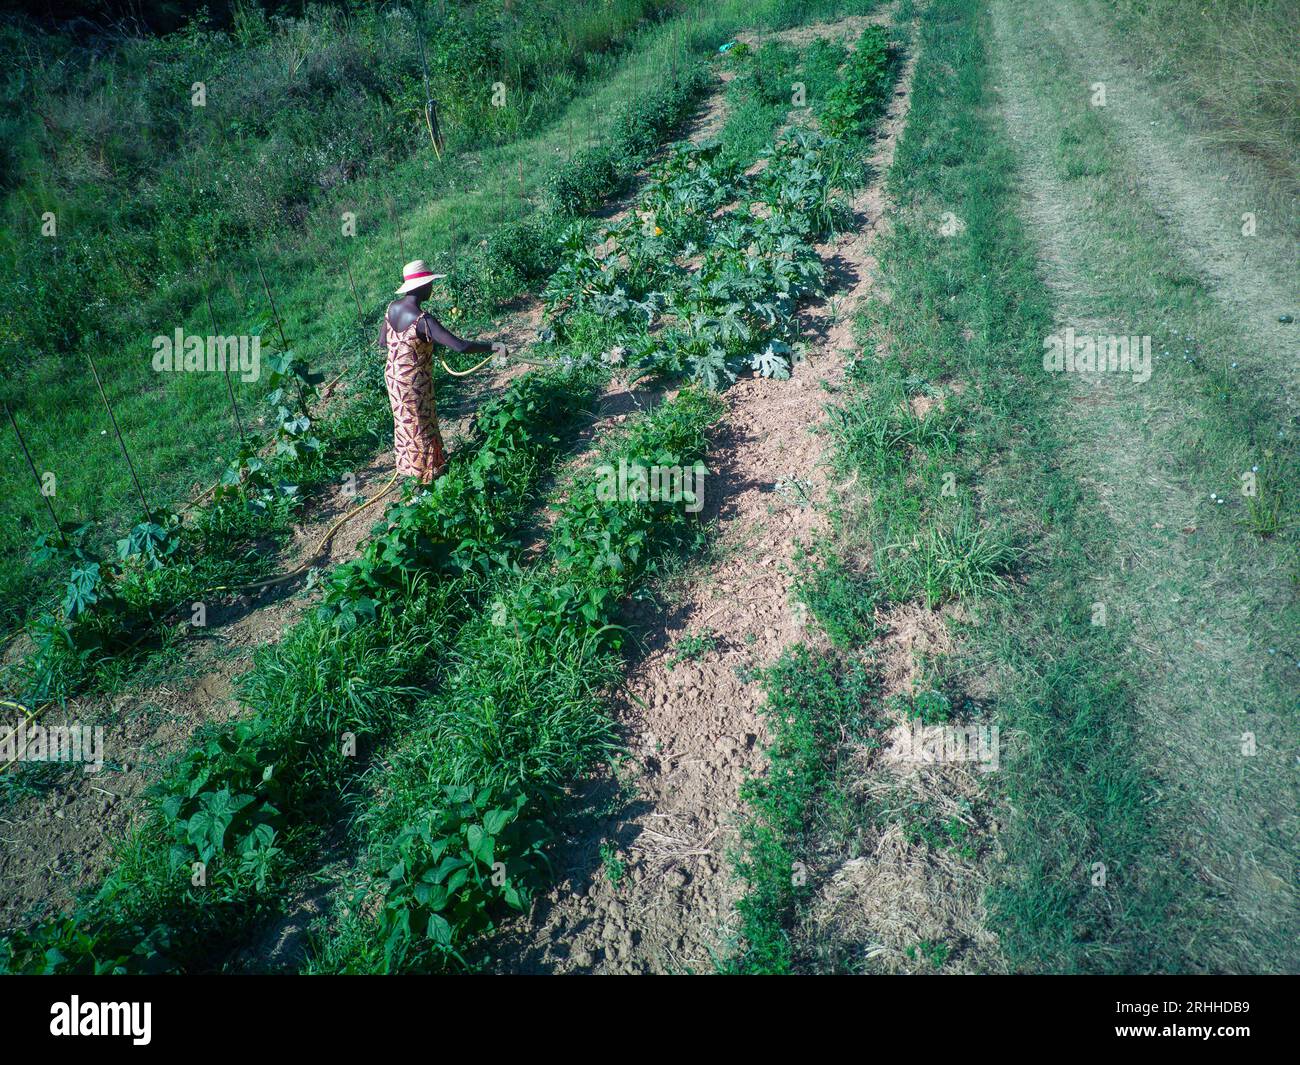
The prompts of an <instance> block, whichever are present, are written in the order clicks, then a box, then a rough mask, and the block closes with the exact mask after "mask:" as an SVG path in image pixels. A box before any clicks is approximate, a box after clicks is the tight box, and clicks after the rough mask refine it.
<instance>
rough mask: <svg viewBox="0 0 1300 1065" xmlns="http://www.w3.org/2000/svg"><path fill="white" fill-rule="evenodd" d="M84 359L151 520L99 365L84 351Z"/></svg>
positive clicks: (149, 518)
mask: <svg viewBox="0 0 1300 1065" xmlns="http://www.w3.org/2000/svg"><path fill="white" fill-rule="evenodd" d="M86 361H87V362H88V363H90V372H91V373H92V374H94V375H95V387H96V388H98V389H99V398H100V399H102V400H103V401H104V409H105V410H106V411H108V420H109V421H110V422H112V423H113V433H114V435H115V436H116V437H117V446H118V447H119V448H120V449H121V451H122V457H123V458H124V459H126V468H127V469H128V470H130V471H131V480H132V481H133V482H134V484H135V490H136V493H137V494H138V495H139V496H140V505H141V506H142V507H144V516H145V517H146V518H147V519H148V520H149V521H153V511H151V510H150V509H149V501H148V500H147V499H145V497H144V489H143V488H141V487H140V478H139V476H137V474H136V472H135V463H134V462H132V461H131V453H130V452H129V451H127V449H126V441H125V440H123V439H122V430H121V428H120V427H119V426H118V424H117V415H115V414H114V413H113V405H112V404H111V403H109V401H108V393H107V392H105V391H104V382H103V381H101V380H100V378H99V367H98V366H96V365H95V357H94V356H93V355H91V354H90V352H89V351H87V352H86Z"/></svg>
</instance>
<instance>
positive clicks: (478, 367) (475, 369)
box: [438, 351, 497, 377]
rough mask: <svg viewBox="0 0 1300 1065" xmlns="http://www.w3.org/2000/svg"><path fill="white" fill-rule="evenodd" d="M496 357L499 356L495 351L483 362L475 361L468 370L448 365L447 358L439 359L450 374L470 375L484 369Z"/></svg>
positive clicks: (456, 375) (453, 375)
mask: <svg viewBox="0 0 1300 1065" xmlns="http://www.w3.org/2000/svg"><path fill="white" fill-rule="evenodd" d="M496 357H497V353H496V352H495V351H494V352H492V354H491V355H489V356H488V357H487V358H486V359H484V360H483V361H482V362H479V363H475V364H474V365H473V366H471V367H470V368H469V369H468V370H453V369H452V368H451V367H450V366H448V365H447V360H446V359H444V358H439V359H438V361H439V362H440V363H442V368H443V369H444V370H446V371H447V372H448V373H449V374H451V376H452V377H468V376H469V375H470V374H472V373H478V371H479V370H481V369H483V367H484V366H486V365H487V364H488V363H490V362H491V361H492V360H493V359H495V358H496Z"/></svg>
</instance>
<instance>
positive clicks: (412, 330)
mask: <svg viewBox="0 0 1300 1065" xmlns="http://www.w3.org/2000/svg"><path fill="white" fill-rule="evenodd" d="M425 317H426V315H425V314H421V315H420V316H419V317H418V318H416V319H415V321H413V322H412V323H411V324H410V325H409V326H407V327H406V328H405V329H404V330H402V331H401V332H400V333H399V332H398V331H397V330H396V329H394V328H393V323H392V322H388V323H387V324H388V330H387V333H386V337H387V342H388V362H387V364H386V365H385V366H384V384H385V385H387V386H388V402H389V405H390V406H391V407H392V408H393V450H394V452H395V453H396V458H397V472H398V473H399V474H402V475H403V476H407V477H418V478H419V479H420V480H421V481H423V482H424V483H425V484H428V483H429V482H430V481H432V480H433V479H434V478H436V477H439V476H441V475H442V472H443V470H444V469H446V466H447V452H446V449H445V448H444V447H443V443H442V433H441V432H440V431H439V429H438V409H437V406H436V405H435V403H434V398H433V341H431V340H425V339H424V338H423V337H421V336H420V335H419V332H418V329H419V325H420V322H421V320H422V319H424V318H425ZM385 321H387V318H385Z"/></svg>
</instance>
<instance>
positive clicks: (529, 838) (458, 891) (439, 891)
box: [379, 787, 550, 972]
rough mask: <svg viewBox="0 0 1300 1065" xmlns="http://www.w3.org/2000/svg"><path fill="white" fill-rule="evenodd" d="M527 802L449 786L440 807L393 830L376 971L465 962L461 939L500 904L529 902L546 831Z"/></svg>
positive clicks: (542, 861)
mask: <svg viewBox="0 0 1300 1065" xmlns="http://www.w3.org/2000/svg"><path fill="white" fill-rule="evenodd" d="M527 805H528V799H527V797H526V796H525V795H524V794H523V793H522V792H520V791H504V792H503V791H497V790H495V789H493V788H490V787H485V788H478V789H475V788H472V787H447V788H445V789H444V790H443V793H442V803H441V805H440V806H439V808H438V809H437V810H435V811H434V812H433V813H431V814H429V815H428V817H427V818H423V819H421V820H420V821H419V822H418V823H417V824H416V825H414V826H412V827H410V828H407V829H404V830H403V831H402V832H400V833H399V834H398V835H397V837H396V839H395V840H394V841H393V846H392V853H391V855H390V856H388V857H385V859H384V865H385V866H386V868H385V870H384V872H383V873H382V875H381V877H380V883H381V885H382V887H383V890H384V892H385V894H384V908H383V912H382V916H381V918H380V925H379V930H380V934H381V937H382V943H383V959H382V960H383V963H382V969H381V971H384V972H393V971H397V970H399V969H407V970H409V969H412V968H432V969H438V968H442V967H444V966H445V965H446V964H447V963H448V962H449V961H453V960H454V961H456V962H459V963H460V964H462V965H463V964H464V963H465V958H464V957H463V955H462V953H461V951H462V950H463V949H464V946H465V944H466V942H467V941H469V940H470V939H471V938H472V937H474V936H476V935H479V934H481V933H483V932H485V931H487V930H488V929H490V928H492V927H493V924H494V920H495V917H494V913H495V911H496V909H497V907H498V906H501V907H504V908H507V909H510V910H514V911H515V912H522V911H523V910H524V909H525V908H526V906H527V903H528V900H529V898H530V896H531V893H532V891H533V890H534V888H535V887H536V886H537V884H539V883H540V881H541V876H542V874H543V872H544V871H545V869H546V867H547V863H546V856H545V853H544V850H543V848H544V846H545V843H546V842H547V840H548V839H549V838H550V834H549V832H548V830H547V829H546V826H545V825H544V823H543V822H542V821H541V820H539V819H536V818H529V817H525V816H523V814H524V811H525V808H526V807H527ZM389 858H391V864H389Z"/></svg>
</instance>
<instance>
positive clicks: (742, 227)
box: [0, 30, 887, 972]
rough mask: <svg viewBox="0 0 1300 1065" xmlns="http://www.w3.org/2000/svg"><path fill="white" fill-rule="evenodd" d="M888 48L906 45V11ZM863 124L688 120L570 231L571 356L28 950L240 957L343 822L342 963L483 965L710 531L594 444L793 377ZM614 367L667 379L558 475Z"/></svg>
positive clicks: (323, 614) (656, 430) (687, 443)
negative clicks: (624, 195) (238, 949)
mask: <svg viewBox="0 0 1300 1065" xmlns="http://www.w3.org/2000/svg"><path fill="white" fill-rule="evenodd" d="M863 49H867V50H871V51H874V52H878V53H879V54H880V55H882V56H883V55H884V53H885V51H886V50H887V43H886V39H885V35H884V34H883V32H879V31H876V30H869V31H868V32H867V34H866V35H865V36H864V37H863V39H862V41H861V42H860V44H859V49H858V53H859V54H861V53H862V52H863ZM851 70H852V68H850V71H851ZM684 91H685V90H684ZM844 132H845V134H846V136H845V139H843V140H836V139H830V138H827V137H825V136H823V135H821V134H819V133H816V132H811V131H808V130H793V131H790V132H788V133H785V134H782V135H781V136H779V137H778V138H777V140H776V142H775V144H773V145H772V146H770V147H769V148H767V149H765V150H764V151H763V152H762V153H761V154H762V160H761V163H762V165H761V166H759V167H757V168H755V167H746V166H745V165H744V163H752V162H753V161H754V160H752V159H749V160H740V159H736V158H732V157H729V156H728V155H727V154H726V153H725V152H723V151H721V150H720V149H719V148H718V147H717V146H716V145H703V146H700V145H692V144H689V143H681V144H678V145H675V146H673V148H672V149H670V151H669V152H668V153H667V157H666V159H665V160H664V161H663V162H661V163H660V164H659V165H657V166H656V167H655V168H654V170H653V171H652V173H651V175H650V177H649V179H648V180H647V181H646V183H645V186H644V189H643V191H642V192H641V194H640V196H639V198H638V200H637V202H636V204H635V205H634V207H633V209H632V210H630V211H629V212H628V213H627V214H626V216H625V218H624V220H623V221H622V222H620V223H619V224H617V225H615V226H613V227H612V228H609V229H606V230H604V231H603V232H599V233H594V232H593V231H592V227H591V226H589V225H577V224H575V225H572V226H568V227H564V228H561V229H560V230H559V231H558V239H559V241H560V247H561V259H560V263H559V265H558V267H557V268H556V269H555V270H554V272H553V273H552V274H551V276H550V279H549V280H548V281H547V283H546V285H545V289H544V293H545V298H546V304H547V311H548V314H547V327H546V330H545V331H544V334H543V339H542V340H541V342H540V343H539V344H538V345H537V346H536V347H535V348H534V350H533V352H532V355H533V356H534V357H535V358H536V359H538V360H540V361H541V362H543V363H545V364H546V365H545V368H543V369H540V370H536V371H534V372H531V373H529V374H527V375H526V376H524V377H521V378H519V379H517V380H516V381H515V382H514V383H513V384H512V385H511V386H510V387H509V388H508V389H507V390H506V392H505V393H504V394H503V395H502V396H501V397H500V398H499V399H497V400H494V401H493V402H491V403H489V404H488V405H486V406H485V407H484V408H483V409H482V410H481V411H480V412H479V414H478V416H477V418H476V432H475V434H474V438H473V440H472V441H471V442H470V443H469V444H468V445H467V446H466V447H464V448H462V449H461V450H460V451H458V452H457V454H456V455H455V456H453V459H452V462H451V465H450V468H449V470H448V473H447V474H446V476H444V477H443V478H441V479H440V480H439V481H437V482H435V483H434V484H433V485H432V486H429V487H427V488H426V487H419V486H415V487H412V488H408V490H407V492H406V494H405V496H404V497H403V499H402V501H401V502H400V503H398V504H395V505H393V506H391V507H390V508H389V510H388V512H387V514H386V515H385V517H384V520H383V522H382V523H381V525H380V526H379V527H377V529H376V531H375V533H374V535H373V536H372V538H371V539H370V540H369V541H368V542H367V543H366V544H365V545H364V547H363V549H362V552H361V554H360V555H359V557H358V558H356V559H355V560H353V561H351V562H348V563H346V564H344V565H341V566H339V567H336V568H335V569H334V570H333V572H332V573H330V574H329V575H328V577H327V578H326V581H325V594H324V596H323V599H322V601H321V603H320V605H319V607H318V608H317V609H316V610H315V611H314V612H313V613H311V614H310V615H309V616H307V617H305V618H304V619H303V620H302V621H301V622H300V623H299V624H298V625H297V626H295V627H294V628H293V629H291V630H290V631H289V632H288V633H287V634H286V636H285V638H284V640H283V641H282V642H281V643H280V644H278V645H276V646H274V647H271V648H266V649H264V650H262V651H261V652H260V653H259V654H258V655H257V658H256V660H255V663H254V667H253V669H252V671H251V672H250V673H249V674H248V675H247V676H246V677H245V678H244V679H243V681H242V696H243V701H244V703H245V707H246V713H245V714H244V715H243V716H242V717H241V718H240V719H239V720H237V721H235V722H233V723H231V724H228V725H225V726H222V727H219V728H216V729H214V730H211V731H210V732H208V733H207V734H205V735H204V736H203V737H201V739H200V740H199V741H198V742H197V743H196V744H195V745H194V747H193V748H192V749H191V750H190V751H189V752H188V753H187V754H186V755H185V756H184V757H183V758H182V759H181V760H180V762H179V764H178V765H177V766H176V768H175V769H174V771H173V772H172V773H171V774H170V775H169V776H168V777H167V778H166V779H165V780H164V781H163V782H162V783H161V784H160V785H159V786H158V788H157V789H156V796H155V803H154V806H153V808H152V810H151V812H150V814H149V816H148V818H147V821H146V822H145V823H144V824H143V825H142V826H141V827H140V828H139V829H138V830H137V831H136V832H135V834H134V835H133V836H132V838H131V839H130V840H129V841H128V842H127V844H126V845H125V846H124V847H123V849H122V852H121V854H120V856H119V862H118V864H117V866H116V867H115V868H114V870H113V871H112V872H111V873H110V874H109V875H108V876H107V878H106V879H105V881H104V883H103V885H102V887H101V888H100V890H99V891H98V892H97V893H96V894H94V895H93V896H92V897H91V898H89V899H87V900H86V901H85V902H83V904H81V905H80V906H78V907H77V908H76V909H75V910H74V912H72V913H71V914H68V915H65V916H60V917H56V918H53V919H48V920H45V921H42V922H40V923H38V924H37V925H35V927H33V928H31V929H30V930H27V931H23V932H19V933H17V934H15V935H13V936H11V937H10V938H9V939H8V940H7V941H6V942H5V943H4V944H3V946H2V947H0V952H2V953H0V960H2V961H3V967H4V968H6V969H8V970H10V971H27V972H138V971H184V972H194V971H206V970H211V969H216V968H221V967H223V966H224V965H226V964H228V962H229V959H230V956H231V952H232V949H233V948H234V947H235V946H236V945H239V944H248V943H249V942H250V941H251V940H253V939H254V938H255V936H256V934H257V930H258V929H259V928H260V927H262V926H263V925H264V924H265V923H266V921H267V920H268V918H269V917H271V916H272V915H273V914H276V913H279V912H282V911H283V908H284V906H285V904H286V901H287V900H288V899H289V898H290V897H291V895H292V892H293V891H294V888H295V885H298V884H301V883H302V882H303V881H304V879H305V878H308V877H310V876H311V875H312V873H313V872H314V871H315V870H317V869H319V868H320V866H321V865H322V864H323V863H324V862H325V860H326V856H327V854H334V856H335V857H337V854H336V851H337V848H338V843H337V836H338V832H339V826H340V824H342V823H345V822H346V823H349V824H350V826H351V828H350V830H349V831H348V832H347V833H346V835H347V836H348V838H349V843H348V844H346V845H345V847H344V850H345V851H346V852H347V853H348V854H349V855H350V856H351V858H355V875H354V876H353V877H352V878H350V882H349V886H355V887H356V891H355V893H353V894H350V895H348V897H346V898H344V897H343V896H344V892H341V891H340V892H337V893H336V903H337V905H336V911H335V916H334V920H333V921H332V923H331V929H330V935H329V936H328V938H327V939H325V940H324V941H322V942H320V943H319V944H318V945H317V949H316V950H315V951H314V953H313V956H312V960H311V962H310V963H309V966H310V968H311V969H313V970H314V971H324V972H398V971H430V970H434V971H436V970H441V969H445V968H447V967H454V966H457V965H461V964H464V963H466V962H467V961H468V960H469V958H470V956H471V952H472V949H473V947H474V945H475V943H476V942H478V941H479V939H480V937H481V936H482V935H483V934H484V933H486V932H488V931H489V930H491V929H492V928H493V927H494V926H495V924H496V923H497V922H498V921H499V920H500V919H501V916H502V915H504V914H509V913H511V912H520V911H523V910H524V909H525V908H526V906H527V904H528V900H529V898H530V896H531V893H532V892H533V891H534V890H535V889H536V888H537V886H538V885H539V884H541V883H543V882H544V880H545V877H546V873H547V850H548V846H549V845H550V844H551V843H552V842H553V828H552V827H551V826H553V825H554V824H555V823H556V821H557V818H558V817H559V816H560V814H561V813H562V811H563V810H564V808H565V806H566V796H567V789H568V788H569V787H570V786H571V785H572V784H573V783H574V781H576V780H577V779H579V778H580V777H581V776H582V775H583V774H584V773H587V772H589V771H590V770H591V769H592V768H593V767H594V766H595V765H596V764H597V763H598V762H599V761H600V760H602V759H603V758H605V757H607V756H608V755H609V754H610V753H612V752H613V751H614V750H615V749H616V743H617V737H616V734H615V730H614V727H613V724H612V722H611V720H610V719H609V716H608V713H607V710H606V706H605V693H606V692H607V690H608V687H609V685H610V683H611V682H612V681H613V680H614V679H615V678H616V677H617V676H618V674H619V672H620V668H621V650H622V647H623V644H624V641H625V639H626V633H625V631H624V630H623V629H622V628H621V627H620V626H619V625H618V624H617V620H618V616H619V609H620V605H621V603H622V602H623V601H624V600H625V599H626V597H627V596H628V595H629V594H630V593H632V592H633V591H635V590H636V589H637V587H638V586H639V585H641V583H642V582H643V581H644V580H645V578H646V577H647V575H649V574H651V573H653V572H654V570H655V569H656V567H657V566H658V564H659V562H660V560H661V559H663V558H664V556H665V554H666V553H667V552H669V551H671V550H673V549H674V548H680V547H681V546H682V545H684V544H687V543H690V542H692V541H694V540H695V539H696V538H698V537H700V536H701V535H703V533H702V527H701V526H700V524H699V522H698V520H697V518H696V516H695V514H694V511H695V510H696V509H697V507H696V505H695V504H696V503H698V500H697V499H693V498H690V497H689V495H688V497H687V498H684V499H683V498H677V499H671V498H659V499H653V498H652V499H645V498H643V497H642V496H639V495H637V494H635V493H633V494H630V495H629V497H628V498H623V499H612V500H611V499H608V498H603V497H602V494H601V493H599V492H597V491H596V485H597V480H596V478H595V476H594V472H593V471H595V470H596V469H599V468H601V467H608V466H614V467H617V466H618V465H619V464H620V462H626V463H628V464H629V465H640V466H642V467H651V466H659V467H664V468H678V469H683V468H687V469H689V468H694V467H697V465H698V464H701V463H702V462H703V460H704V459H705V457H706V451H707V439H708V430H709V427H710V426H711V424H712V423H713V422H714V421H716V420H717V418H718V417H719V416H720V414H721V412H722V409H723V408H722V405H721V402H720V400H719V399H718V398H717V397H716V394H715V392H716V390H717V389H718V388H720V387H722V386H724V385H725V384H726V383H727V382H729V381H730V380H733V379H734V378H735V377H736V375H737V374H739V373H741V372H747V371H752V372H754V373H759V374H763V375H766V376H770V377H774V378H784V377H787V376H788V375H789V373H790V369H791V366H792V363H793V362H794V361H795V360H796V359H797V358H798V356H799V347H798V327H797V322H796V319H795V310H796V308H797V306H798V304H799V301H800V300H801V299H804V298H806V297H808V296H809V295H810V294H813V293H816V292H818V291H820V290H821V285H822V268H821V263H820V260H819V259H818V257H817V255H816V252H815V250H814V247H813V245H814V244H815V242H817V241H819V240H822V239H825V238H826V237H827V236H829V234H830V233H831V232H832V231H833V230H834V228H835V227H836V225H837V224H839V223H840V222H841V221H842V220H843V219H844V217H845V213H844V207H843V204H842V202H841V201H840V200H839V198H838V197H837V195H836V194H835V191H834V190H835V189H836V187H837V186H838V187H844V186H846V185H848V184H851V183H852V182H853V181H855V180H857V178H858V176H859V175H860V169H859V163H858V162H856V160H858V158H859V150H860V145H858V144H857V143H856V133H857V130H856V129H854V128H848V129H845V130H844ZM747 170H749V171H752V173H747ZM615 374H617V375H619V376H620V377H630V378H634V379H639V380H643V381H645V382H646V383H648V384H650V385H651V386H652V387H653V388H654V389H655V390H656V391H658V392H659V393H660V394H662V395H663V396H664V397H665V398H664V399H663V401H662V402H660V403H658V404H657V405H654V406H652V407H651V408H650V409H648V410H646V411H644V412H643V413H641V414H639V415H637V416H635V417H633V418H631V419H629V420H628V421H627V422H626V423H625V424H624V425H623V426H622V427H620V429H619V430H618V431H617V432H615V433H612V434H610V435H609V436H607V437H606V438H604V439H602V440H601V441H600V442H599V443H598V446H597V448H596V454H595V456H593V457H592V458H591V460H590V461H584V462H582V463H580V464H576V465H575V466H573V467H571V468H568V469H567V470H566V471H565V472H564V473H563V474H562V475H561V476H560V477H559V478H558V484H554V485H552V484H551V481H552V480H554V477H553V475H554V473H555V471H556V470H557V469H558V468H559V465H560V463H561V461H562V459H563V458H564V456H565V454H566V453H567V452H568V451H569V450H570V448H571V447H572V445H573V443H574V441H575V439H576V436H577V432H576V430H577V428H578V426H579V425H580V424H581V423H582V421H583V420H584V415H585V412H586V411H587V410H588V409H589V408H590V406H591V405H592V403H593V402H594V400H595V399H596V397H597V396H598V395H599V394H600V392H601V391H602V390H603V389H604V388H605V387H606V385H607V384H608V382H609V381H610V379H611V377H612V376H613V375H615ZM674 390H675V391H674ZM669 397H671V398H669ZM543 498H545V499H546V500H547V505H548V508H549V510H550V512H551V514H552V517H553V520H552V521H551V522H550V523H549V525H548V526H547V532H546V535H547V545H546V548H545V550H544V551H543V552H542V553H541V554H540V555H533V554H530V553H528V552H525V551H524V550H523V546H522V540H523V535H522V531H523V530H524V529H525V528H526V527H527V522H528V521H529V519H530V516H531V515H533V514H534V513H535V510H536V504H537V503H538V501H539V500H541V499H543Z"/></svg>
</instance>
